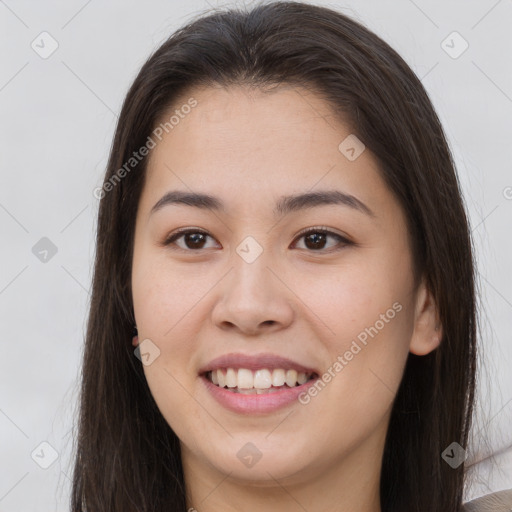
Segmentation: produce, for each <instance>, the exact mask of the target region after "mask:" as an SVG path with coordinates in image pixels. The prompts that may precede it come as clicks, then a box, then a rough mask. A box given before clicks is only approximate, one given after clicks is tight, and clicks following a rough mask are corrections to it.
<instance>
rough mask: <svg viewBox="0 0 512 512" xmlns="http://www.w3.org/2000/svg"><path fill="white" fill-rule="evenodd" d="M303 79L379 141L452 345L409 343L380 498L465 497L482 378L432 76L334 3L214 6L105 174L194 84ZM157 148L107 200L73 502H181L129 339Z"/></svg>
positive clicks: (436, 505)
mask: <svg viewBox="0 0 512 512" xmlns="http://www.w3.org/2000/svg"><path fill="white" fill-rule="evenodd" d="M278 84H291V85H297V86H300V87H303V88H308V89H311V90H312V91H315V92H316V93H317V94H319V95H320V96H321V97H322V98H323V99H324V100H325V101H327V102H328V103H329V105H330V106H331V107H332V108H333V110H334V112H335V113H337V114H339V116H340V119H341V120H342V121H343V122H344V123H346V124H348V125H349V126H350V128H351V130H352V133H355V134H357V137H359V139H360V140H361V141H362V142H363V143H364V144H365V145H366V147H367V148H368V149H369V150H371V151H372V152H373V154H374V156H375V157H376V158H377V161H378V162H379V164H380V170H381V172H382V176H383V177H384V179H385V181H386V183H387V185H388V186H389V188H390V190H391V191H392V192H393V193H394V194H395V196H396V197H397V199H398V201H399V202H400V204H401V206H402V208H403V210H404V212H405V215H406V218H407V220H408V223H409V231H410V235H411V247H412V252H413V258H414V263H415V268H416V271H417V276H421V277H424V278H425V279H426V282H427V284H428V287H429V289H430V290H431V292H432V294H433V297H434V299H435V301H436V302H437V305H438V309H439V316H440V321H441V323H442V326H443V339H442V342H441V344H440V346H439V347H438V348H437V349H436V350H434V351H433V352H431V353H430V354H428V355H425V356H421V357H420V356H415V355H413V354H409V357H408V360H407V364H406V368H405V372H404V375H403V379H402V382H401V385H400V387H399V390H398V393H397V395H396V398H395V401H394V404H393V410H392V414H391V419H390V424H389V429H388V433H387V438H386V443H385V449H384V455H383V460H382V473H381V483H380V494H381V505H382V510H383V511H384V512H427V511H428V512H457V511H458V510H459V509H460V506H461V501H462V496H463V486H464V465H463V464H462V465H460V466H459V467H457V468H456V469H452V467H450V466H449V465H448V464H447V463H446V462H445V461H444V460H443V459H442V457H441V454H442V452H443V451H444V450H445V448H447V447H448V446H449V445H450V444H451V443H452V442H454V441H455V442H457V443H459V444H460V445H461V446H462V447H464V448H466V447H467V441H468V432H469V428H470V425H471V416H472V409H473V400H474V389H475V372H476V311H475V285H474V262H473V256H472V244H471V239H470V233H469V229H468V221H467V217H466V213H465V208H464V204H463V201H462V198H461V191H460V186H459V183H458V180H457V176H456V172H455V169H454V164H453V160H452V156H451V153H450V150H449V147H448V145H447V142H446V138H445V135H444V132H443V129H442V127H441V124H440V122H439V119H438V117H437V115H436V113H435V112H434V109H433V107H432V104H431V102H430V100H429V98H428V95H427V93H426V92H425V90H424V88H423V86H422V84H421V82H420V80H419V79H418V78H417V77H416V75H415V74H414V73H413V72H412V71H411V69H410V68H409V67H408V66H407V64H406V63H405V62H404V60H403V59H402V58H401V57H400V56H399V55H398V54H397V53H396V52H395V51H394V50H393V49H392V48H391V47H390V46H389V45H388V44H386V43H385V42H384V41H383V40H381V39H380V38H379V37H377V36H376V35H375V34H373V33H372V32H370V31H369V30H368V29H366V28H365V27H364V26H362V25H361V24H360V23H358V22H355V21H354V20H352V19H350V18H349V17H347V16H345V15H343V14H341V13H338V12H335V11H333V10H330V9H327V8H324V7H319V6H312V5H308V4H301V3H297V2H274V3H270V4H260V5H258V6H256V7H254V8H252V9H251V10H250V11H248V12H247V11H243V10H235V9H233V10H228V11H220V12H213V13H207V15H203V16H201V17H199V18H198V19H195V20H193V21H192V22H190V23H189V24H188V25H186V26H185V27H183V28H181V29H180V30H178V31H177V32H175V33H174V34H173V35H172V36H171V37H170V38H169V39H168V40H167V41H166V42H165V43H164V44H163V45H162V46H161V47H160V48H159V49H158V50H157V51H156V52H155V53H154V54H153V55H152V56H151V57H150V58H149V59H148V61H147V62H146V63H145V64H144V66H143V67H142V69H141V70H140V72H139V74H138V76H137V77H136V79H135V81H134V83H133V85H132V86H131V88H130V90H129V91H128V94H127V96H126V99H125V101H124V104H123V107H122V110H121V113H120V117H119V121H118V124H117V129H116V132H115V138H114V142H113V146H112V150H111V154H110V159H109V162H108V168H107V171H106V174H105V181H104V183H105V184H106V183H107V182H108V181H109V180H111V179H112V178H113V177H114V175H115V174H116V172H117V171H118V170H119V169H120V168H122V166H123V164H125V163H126V162H127V161H128V160H129V159H130V157H131V156H132V152H133V151H135V150H137V149H138V148H140V147H142V146H143V145H144V144H145V143H146V141H147V137H148V136H149V135H150V134H151V133H152V130H153V129H154V128H155V126H156V124H157V122H158V120H160V119H161V118H162V116H163V114H164V113H165V112H166V111H168V109H169V107H170V106H171V105H172V104H173V102H174V101H175V100H176V98H177V97H178V96H179V95H182V94H184V93H186V92H187V91H189V90H191V88H192V87H194V86H210V85H221V86H229V85H249V86H254V87H259V88H261V89H263V88H265V87H267V86H269V87H270V86H274V85H278ZM146 164H147V159H144V160H142V161H141V162H140V163H139V164H138V165H137V167H136V168H134V169H133V170H132V171H131V172H130V173H129V174H127V175H126V176H125V177H123V178H122V179H121V180H118V181H119V182H118V183H116V185H115V186H113V187H111V188H112V189H111V190H109V191H108V192H107V193H105V194H104V197H103V198H102V199H101V202H100V206H99V215H98V230H97V251H96V260H95V269H94V278H93V285H92V298H91V304H90V314H89V320H88V326H87V334H86V341H85V349H84V358H83V368H82V389H81V402H80V417H79V423H78V432H77V441H76V442H77V446H76V460H75V467H74V475H73V488H72V498H71V499H72V510H73V511H75V512H77V511H84V510H87V511H88V512H104V511H116V512H130V511H137V512H149V511H162V512H164V511H166V512H169V511H184V510H185V509H186V501H185V491H184V482H183V474H182V466H181V457H180V447H179V441H178V439H177V437H176V435H175V434H174V432H173V431H172V429H171V428H170V427H169V425H168V424H167V423H166V421H165V419H164V418H163V416H162V415H161V413H160V411H159V409H158V407H157V405H156V403H155V401H154V399H153V397H152V395H151V393H150V390H149V388H148V385H147V382H146V379H145V376H144V372H143V367H142V363H141V362H140V361H139V359H137V358H136V357H135V356H134V353H133V347H132V345H131V338H132V329H133V326H134V313H133V302H132V294H131V265H132V251H133V240H134V227H135V218H136V212H137V206H138V202H139V198H140V195H141V191H142V187H143V185H144V176H145V170H146Z"/></svg>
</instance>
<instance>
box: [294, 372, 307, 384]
mask: <svg viewBox="0 0 512 512" xmlns="http://www.w3.org/2000/svg"><path fill="white" fill-rule="evenodd" d="M307 381H308V374H307V373H304V372H299V373H298V374H297V382H298V383H299V384H304V383H305V382H307Z"/></svg>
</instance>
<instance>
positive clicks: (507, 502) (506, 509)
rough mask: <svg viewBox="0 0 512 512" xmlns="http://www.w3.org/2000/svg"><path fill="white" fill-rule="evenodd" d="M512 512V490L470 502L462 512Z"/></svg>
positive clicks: (464, 506) (494, 493)
mask: <svg viewBox="0 0 512 512" xmlns="http://www.w3.org/2000/svg"><path fill="white" fill-rule="evenodd" d="M511 510H512V489H507V490H505V491H498V492H493V493H491V494H486V495H485V496H482V497H481V498H477V499H475V500H472V501H468V502H467V503H464V505H463V507H462V509H461V512H510V511H511Z"/></svg>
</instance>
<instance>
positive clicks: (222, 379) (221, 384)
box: [217, 369, 226, 388]
mask: <svg viewBox="0 0 512 512" xmlns="http://www.w3.org/2000/svg"><path fill="white" fill-rule="evenodd" d="M217 380H218V381H219V388H224V387H226V376H225V375H224V372H223V371H222V370H220V369H219V370H217Z"/></svg>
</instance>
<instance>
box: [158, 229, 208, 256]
mask: <svg viewBox="0 0 512 512" xmlns="http://www.w3.org/2000/svg"><path fill="white" fill-rule="evenodd" d="M208 238H211V237H210V235H209V234H208V233H206V232H204V231H198V230H193V229H188V230H183V231H179V232H177V233H174V234H172V235H171V236H170V237H169V238H167V239H166V240H165V242H164V245H165V246H168V245H171V244H175V245H177V246H178V248H180V249H183V250H192V251H193V250H200V249H205V244H206V241H207V239H208ZM180 239H183V244H184V246H183V245H180V244H177V243H176V241H177V240H180Z"/></svg>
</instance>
